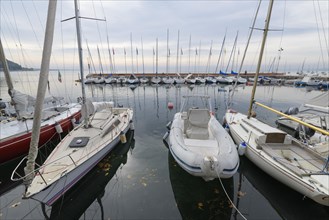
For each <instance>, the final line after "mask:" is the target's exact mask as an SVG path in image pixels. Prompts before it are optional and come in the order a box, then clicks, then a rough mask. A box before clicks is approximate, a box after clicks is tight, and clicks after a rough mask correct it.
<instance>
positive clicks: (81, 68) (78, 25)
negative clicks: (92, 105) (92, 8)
mask: <svg viewBox="0 0 329 220" xmlns="http://www.w3.org/2000/svg"><path fill="white" fill-rule="evenodd" d="M74 9H75V24H76V28H77V40H78V52H79V65H80V75H81V90H82V104H83V105H85V104H86V91H85V87H84V83H85V82H84V78H85V77H84V71H83V57H82V46H81V24H80V11H79V9H78V2H77V0H74ZM88 121H89V117H88V115H87V114H86V116H85V118H84V124H85V127H87V126H88Z"/></svg>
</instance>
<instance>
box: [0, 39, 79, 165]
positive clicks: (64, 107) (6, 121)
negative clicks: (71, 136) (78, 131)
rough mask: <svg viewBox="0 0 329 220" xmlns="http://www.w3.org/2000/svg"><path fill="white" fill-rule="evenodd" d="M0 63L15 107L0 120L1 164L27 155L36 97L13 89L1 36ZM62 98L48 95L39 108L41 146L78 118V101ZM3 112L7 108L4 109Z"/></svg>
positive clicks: (69, 126)
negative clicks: (13, 110)
mask: <svg viewBox="0 0 329 220" xmlns="http://www.w3.org/2000/svg"><path fill="white" fill-rule="evenodd" d="M0 62H2V66H3V70H4V75H5V79H6V84H7V86H8V93H9V95H10V97H11V103H12V104H13V105H14V108H15V115H16V116H15V117H12V115H11V114H10V113H9V112H8V113H7V114H6V115H7V117H6V118H2V119H1V120H0V121H1V123H0V164H2V163H5V162H7V161H10V160H12V159H15V158H17V157H19V156H22V155H26V154H27V153H28V151H29V145H30V142H31V135H32V125H33V120H34V118H33V112H34V111H35V109H34V108H33V107H32V106H33V105H34V104H35V102H36V99H35V98H34V97H31V96H29V95H27V94H23V93H21V92H19V91H17V90H15V88H14V86H13V83H12V80H11V76H10V73H9V68H8V65H7V60H6V57H5V52H4V49H3V46H2V41H1V39H0ZM63 99H64V98H61V97H48V98H46V99H45V100H44V103H43V104H47V103H51V104H50V105H49V104H48V105H46V106H43V107H42V109H40V110H39V111H40V112H42V116H41V131H40V138H39V144H38V146H39V147H41V146H42V145H44V144H45V143H47V142H48V141H49V140H51V139H52V138H53V137H54V136H55V135H56V134H58V133H59V134H60V133H62V132H64V133H67V132H68V131H70V130H72V128H73V127H74V126H75V121H76V120H79V119H80V116H81V114H80V109H81V105H80V104H79V103H70V104H69V103H63ZM3 111H6V108H4V109H3Z"/></svg>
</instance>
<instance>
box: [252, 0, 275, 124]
mask: <svg viewBox="0 0 329 220" xmlns="http://www.w3.org/2000/svg"><path fill="white" fill-rule="evenodd" d="M272 8H273V0H270V3H269V6H268V11H267V17H266V22H265V28H264V33H263V41H262V45H261V48H260V53H259V58H258V64H257V69H256V74H255V79H254V85H253V87H252V92H251V98H250V103H249V109H248V118H250V116H251V109H252V104H253V102H254V98H255V92H256V87H257V79H258V75H259V71H260V66H261V64H262V58H263V53H264V48H265V43H266V37H267V33H268V27H269V25H270V19H271V14H272Z"/></svg>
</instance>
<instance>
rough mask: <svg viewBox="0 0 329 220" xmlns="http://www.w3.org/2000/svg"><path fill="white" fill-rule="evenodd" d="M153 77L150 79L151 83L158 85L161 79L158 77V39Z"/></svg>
mask: <svg viewBox="0 0 329 220" xmlns="http://www.w3.org/2000/svg"><path fill="white" fill-rule="evenodd" d="M155 68H156V70H155V76H153V77H152V78H151V83H153V84H159V83H160V82H161V78H160V77H158V38H157V39H156V66H155Z"/></svg>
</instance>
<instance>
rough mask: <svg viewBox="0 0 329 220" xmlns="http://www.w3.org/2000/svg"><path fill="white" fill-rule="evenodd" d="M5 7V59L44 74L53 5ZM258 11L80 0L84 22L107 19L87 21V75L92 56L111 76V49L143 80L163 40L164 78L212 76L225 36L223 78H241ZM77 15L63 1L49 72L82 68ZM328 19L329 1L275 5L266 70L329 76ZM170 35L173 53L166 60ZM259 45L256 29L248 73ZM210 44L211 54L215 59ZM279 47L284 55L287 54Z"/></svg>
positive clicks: (226, 4)
mask: <svg viewBox="0 0 329 220" xmlns="http://www.w3.org/2000/svg"><path fill="white" fill-rule="evenodd" d="M268 3H269V2H268V1H265V0H263V1H262V3H261V6H260V10H259V14H258V18H257V22H256V25H255V27H256V28H264V21H265V17H266V14H267V8H268ZM0 4H1V8H0V10H1V20H0V22H1V24H0V29H1V30H0V31H1V39H2V41H3V45H4V50H5V53H6V57H7V59H9V60H13V61H15V62H17V63H19V64H21V65H22V66H26V67H34V68H39V67H40V62H41V54H42V45H43V38H44V28H45V23H46V16H47V7H48V1H45V0H34V1H31V0H24V1H19V0H13V1H11V0H1V1H0ZM258 4H259V1H256V0H252V1H247V0H230V1H228V0H219V1H157V0H153V1H109V0H106V1H105V0H103V1H99V0H93V1H92V0H82V1H80V3H79V5H80V14H81V16H82V17H89V18H98V19H106V21H95V20H86V19H81V27H82V40H83V54H84V63H85V68H86V69H87V63H88V62H89V63H91V61H90V59H89V57H91V58H92V61H93V63H94V66H95V69H96V71H98V72H99V71H101V65H100V63H101V64H102V67H103V70H104V72H109V71H110V70H111V69H110V59H109V52H108V48H110V50H111V53H112V54H111V55H112V58H113V57H114V61H113V62H114V65H115V71H116V72H125V71H126V68H125V67H126V66H127V71H128V72H131V71H134V73H136V72H139V73H141V72H142V71H143V63H144V70H145V72H152V71H153V68H154V65H153V63H154V62H155V57H154V55H153V50H156V39H157V38H158V53H159V70H158V72H161V73H162V72H166V71H169V72H176V70H177V69H178V71H179V70H181V72H188V71H189V72H194V71H196V72H198V71H199V72H214V71H215V70H216V66H217V62H218V57H219V52H220V50H221V48H222V42H223V38H224V36H225V34H226V41H225V44H224V46H223V51H224V52H223V54H222V58H221V61H220V62H219V68H218V71H219V69H221V70H222V71H225V70H227V71H231V70H232V69H233V70H234V71H237V70H238V64H239V63H240V62H241V59H242V54H243V51H244V50H245V47H246V42H247V39H248V35H249V31H250V27H251V25H252V21H253V19H254V16H255V12H256V9H257V6H258ZM73 16H74V2H73V0H62V1H58V3H57V16H56V22H55V25H56V27H55V28H56V30H55V36H54V43H53V53H52V62H51V68H55V69H63V68H66V69H68V68H78V59H77V56H78V55H77V49H76V48H77V43H76V28H75V22H74V20H69V21H66V22H61V20H63V19H67V18H70V17H73ZM328 16H329V3H328V1H327V0H314V1H313V0H307V1H302V0H290V1H289V0H288V1H283V0H277V1H274V7H273V11H272V17H271V22H270V28H271V29H273V30H274V31H271V32H269V34H268V38H267V46H266V51H265V56H264V59H263V65H262V70H263V71H275V70H276V69H277V68H278V71H279V72H282V71H285V72H288V71H297V70H299V71H300V70H301V69H302V67H303V70H304V71H317V70H319V71H320V70H321V71H323V70H326V71H328V62H329V61H328V60H329V59H328V53H329V50H328V39H329V38H328V28H329V27H328V21H329V18H328ZM167 30H169V38H168V42H169V43H168V48H169V49H170V56H169V58H168V59H167V53H169V51H168V52H167ZM178 31H180V37H179V53H178V54H179V56H178V58H179V59H178V62H177V43H178ZM237 34H238V37H237V44H236V50H235V52H234V51H233V48H234V42H235V38H236V36H237ZM131 36H132V45H133V46H132V48H131V40H130V37H131ZM107 38H108V39H109V46H108V43H107ZM190 38H191V46H189V42H190ZM261 38H262V31H259V30H255V31H254V33H253V36H252V38H251V42H250V45H249V49H248V53H247V56H246V61H245V65H244V67H243V70H248V71H250V72H253V71H255V69H256V63H257V59H258V53H259V48H260V43H261ZM142 41H143V50H142ZM211 42H212V53H211V56H209V52H210V48H211ZM87 43H88V47H89V51H90V52H88V49H87ZM200 45H201V47H200ZM97 47H98V48H99V51H100V52H99V54H100V55H98V52H97ZM136 48H137V50H138V55H137V51H136ZM189 48H190V50H189ZM280 48H282V49H283V50H282V51H281V52H279V49H280ZM124 50H125V51H126V59H125V55H124ZM113 51H114V56H113ZM131 51H133V54H131ZM196 51H197V55H196ZM142 53H143V54H144V62H143V59H142ZM231 53H232V56H231V59H230V55H231ZM90 55H91V56H90ZM132 55H133V59H132ZM125 61H126V62H125ZM125 63H126V65H125ZM137 63H138V66H137ZM167 64H168V65H167ZM132 65H133V68H132ZM167 66H168V68H167Z"/></svg>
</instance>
